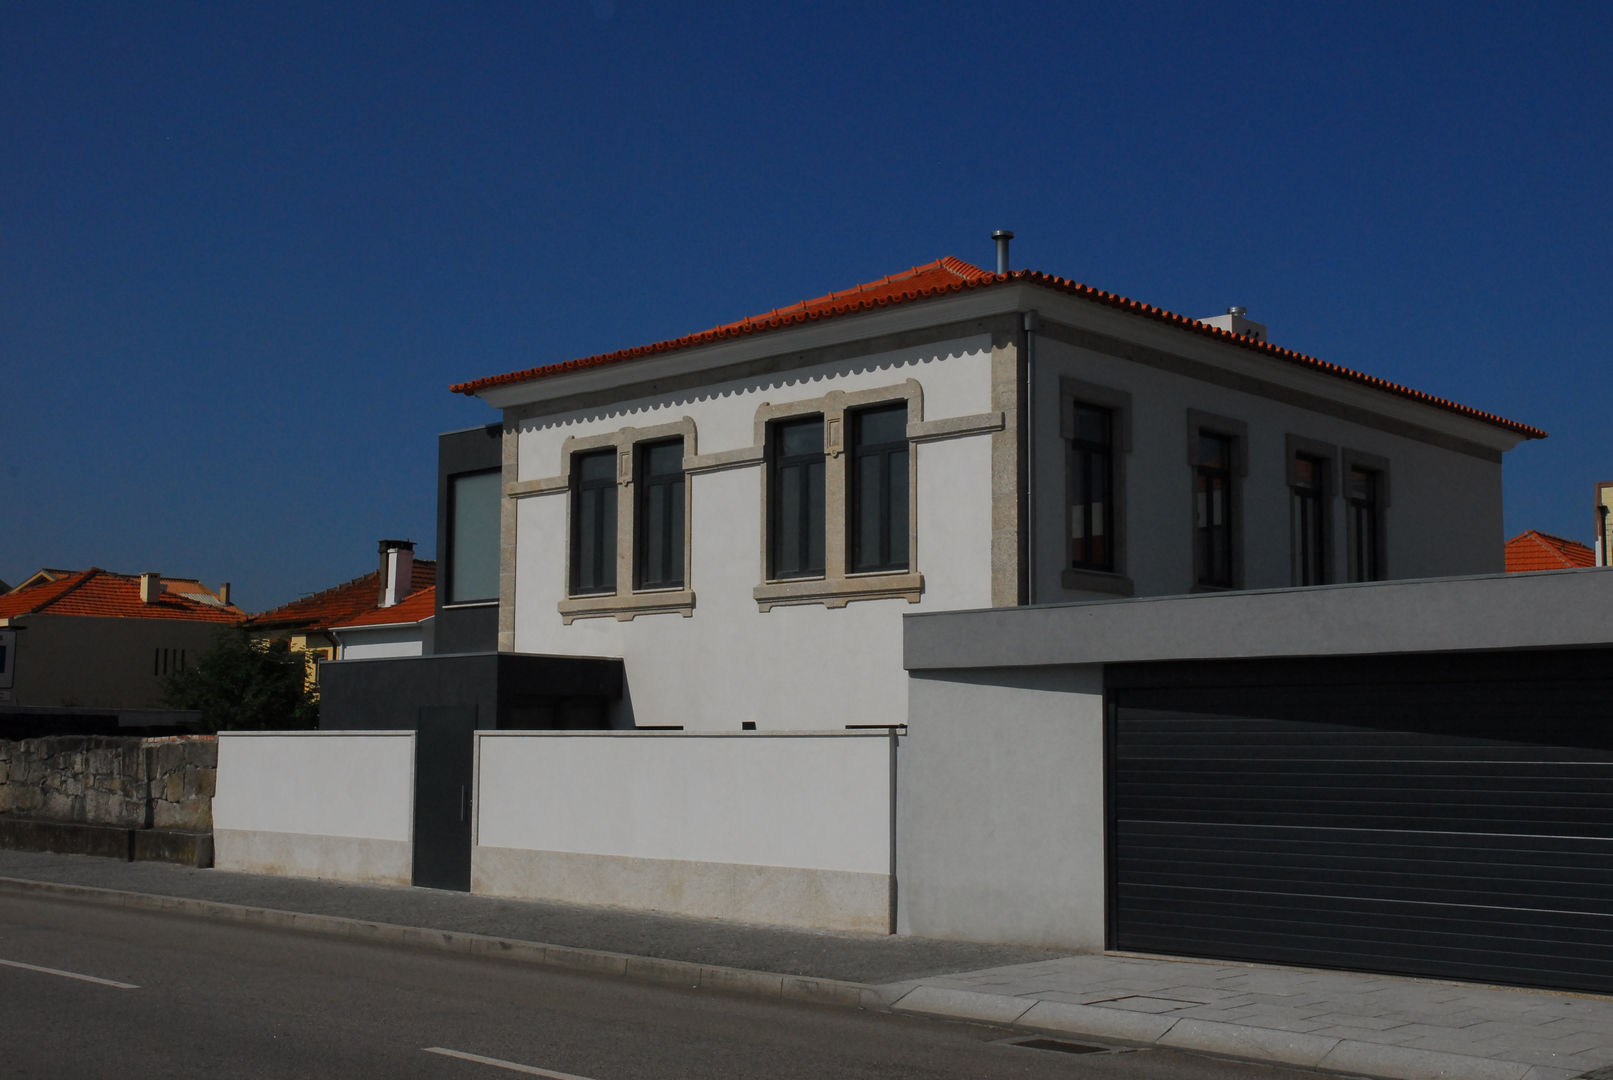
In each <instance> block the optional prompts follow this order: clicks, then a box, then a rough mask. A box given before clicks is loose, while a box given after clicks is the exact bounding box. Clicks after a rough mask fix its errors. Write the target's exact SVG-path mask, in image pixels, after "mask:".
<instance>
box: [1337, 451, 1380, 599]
mask: <svg viewBox="0 0 1613 1080" xmlns="http://www.w3.org/2000/svg"><path fill="white" fill-rule="evenodd" d="M1381 494H1382V492H1381V491H1380V482H1379V477H1378V473H1377V472H1376V471H1374V470H1372V469H1365V468H1362V467H1360V466H1358V465H1352V466H1350V468H1349V469H1348V470H1346V472H1345V476H1344V500H1345V504H1346V507H1347V508H1348V518H1349V529H1350V580H1351V581H1377V580H1379V579H1380V578H1382V576H1383V566H1382V549H1381V547H1380V544H1381V543H1382V527H1383V523H1382V522H1381V521H1380V520H1379V515H1380V505H1381V504H1380V502H1379V499H1380V496H1381Z"/></svg>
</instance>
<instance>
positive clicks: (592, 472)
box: [577, 450, 616, 484]
mask: <svg viewBox="0 0 1613 1080" xmlns="http://www.w3.org/2000/svg"><path fill="white" fill-rule="evenodd" d="M577 479H578V480H579V481H581V482H582V483H584V484H595V483H608V482H613V481H614V480H615V479H616V451H614V450H607V451H605V452H604V453H593V454H582V455H580V456H578V458H577Z"/></svg>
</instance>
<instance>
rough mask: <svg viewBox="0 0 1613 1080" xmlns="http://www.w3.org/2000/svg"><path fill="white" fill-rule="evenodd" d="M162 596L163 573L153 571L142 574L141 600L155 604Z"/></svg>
mask: <svg viewBox="0 0 1613 1080" xmlns="http://www.w3.org/2000/svg"><path fill="white" fill-rule="evenodd" d="M161 598H162V575H161V574H159V573H157V572H155V571H152V572H151V573H146V574H141V575H140V602H141V603H142V604H155V603H156V602H157V601H158V600H159V599H161Z"/></svg>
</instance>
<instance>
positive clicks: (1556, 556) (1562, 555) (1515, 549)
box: [1507, 529, 1596, 574]
mask: <svg viewBox="0 0 1613 1080" xmlns="http://www.w3.org/2000/svg"><path fill="white" fill-rule="evenodd" d="M1595 565H1596V552H1595V551H1593V550H1591V549H1590V548H1588V547H1586V546H1585V545H1584V544H1582V543H1580V542H1579V541H1578V540H1564V539H1563V538H1562V537H1560V536H1552V535H1551V534H1550V533H1543V532H1538V531H1536V530H1534V529H1530V530H1529V531H1528V532H1524V533H1519V534H1518V535H1517V536H1514V537H1513V538H1512V539H1511V540H1508V541H1507V573H1509V574H1519V573H1528V572H1529V571H1531V570H1572V569H1575V568H1577V567H1582V566H1595Z"/></svg>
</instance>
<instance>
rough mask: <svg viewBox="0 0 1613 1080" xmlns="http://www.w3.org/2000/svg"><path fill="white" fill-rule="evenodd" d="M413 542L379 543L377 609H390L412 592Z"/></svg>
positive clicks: (392, 541) (387, 541) (385, 541)
mask: <svg viewBox="0 0 1613 1080" xmlns="http://www.w3.org/2000/svg"><path fill="white" fill-rule="evenodd" d="M413 582H414V541H413V540H382V541H381V597H380V599H379V600H378V601H377V602H376V606H377V607H391V606H392V605H393V604H396V603H397V602H398V601H399V600H402V599H403V598H404V597H406V596H408V595H409V593H410V592H412V591H413V589H412V587H411V586H412V584H413Z"/></svg>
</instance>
